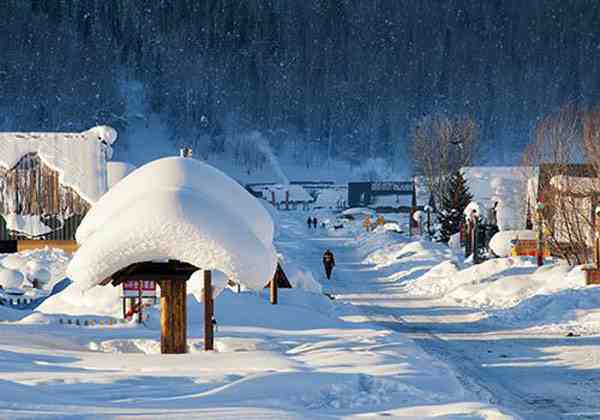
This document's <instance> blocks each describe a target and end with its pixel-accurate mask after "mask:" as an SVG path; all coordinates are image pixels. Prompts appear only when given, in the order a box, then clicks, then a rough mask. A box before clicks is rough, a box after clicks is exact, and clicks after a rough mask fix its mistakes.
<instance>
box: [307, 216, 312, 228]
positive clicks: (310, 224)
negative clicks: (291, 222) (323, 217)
mask: <svg viewBox="0 0 600 420" xmlns="http://www.w3.org/2000/svg"><path fill="white" fill-rule="evenodd" d="M306 225H307V226H308V228H309V229H310V228H311V227H312V217H310V216H308V219H306Z"/></svg>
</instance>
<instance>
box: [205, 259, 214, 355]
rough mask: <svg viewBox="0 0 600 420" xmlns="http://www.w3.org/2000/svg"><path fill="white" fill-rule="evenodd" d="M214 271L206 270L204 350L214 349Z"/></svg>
mask: <svg viewBox="0 0 600 420" xmlns="http://www.w3.org/2000/svg"><path fill="white" fill-rule="evenodd" d="M213 316H214V309H213V298H212V272H211V271H210V270H204V350H206V351H208V350H214V332H213Z"/></svg>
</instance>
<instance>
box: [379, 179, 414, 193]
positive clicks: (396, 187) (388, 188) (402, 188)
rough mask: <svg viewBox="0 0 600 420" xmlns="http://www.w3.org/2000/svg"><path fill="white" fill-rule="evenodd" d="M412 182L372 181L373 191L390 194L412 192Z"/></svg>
mask: <svg viewBox="0 0 600 420" xmlns="http://www.w3.org/2000/svg"><path fill="white" fill-rule="evenodd" d="M412 190H413V183H412V182H410V181H409V182H373V183H371V191H372V192H373V193H388V194H392V193H394V194H412Z"/></svg>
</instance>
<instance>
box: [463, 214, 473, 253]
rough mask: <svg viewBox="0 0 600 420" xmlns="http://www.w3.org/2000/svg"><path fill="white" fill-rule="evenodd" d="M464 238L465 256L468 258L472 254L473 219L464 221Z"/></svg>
mask: <svg viewBox="0 0 600 420" xmlns="http://www.w3.org/2000/svg"><path fill="white" fill-rule="evenodd" d="M463 226H464V228H463V231H464V236H465V238H464V240H465V258H468V257H469V255H471V221H470V220H467V221H465V223H464V225H463Z"/></svg>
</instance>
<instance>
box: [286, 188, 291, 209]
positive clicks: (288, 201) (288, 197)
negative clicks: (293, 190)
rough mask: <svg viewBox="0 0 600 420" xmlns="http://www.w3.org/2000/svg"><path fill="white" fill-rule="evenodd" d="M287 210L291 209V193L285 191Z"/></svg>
mask: <svg viewBox="0 0 600 420" xmlns="http://www.w3.org/2000/svg"><path fill="white" fill-rule="evenodd" d="M285 209H286V210H289V209H290V192H289V191H288V190H286V191H285Z"/></svg>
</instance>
